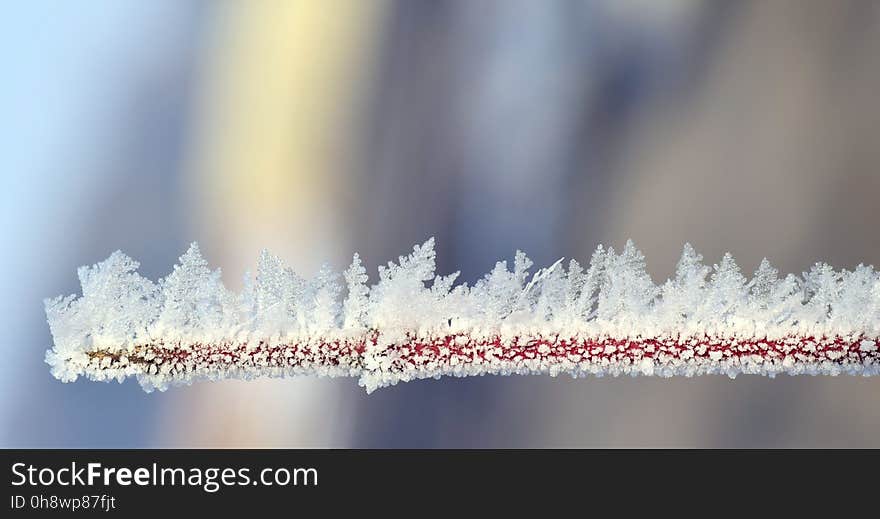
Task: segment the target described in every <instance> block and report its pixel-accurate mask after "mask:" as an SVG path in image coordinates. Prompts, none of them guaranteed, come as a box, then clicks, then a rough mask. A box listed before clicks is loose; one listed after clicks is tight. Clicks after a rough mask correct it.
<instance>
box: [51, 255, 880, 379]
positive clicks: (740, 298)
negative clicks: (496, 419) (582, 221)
mask: <svg viewBox="0 0 880 519" xmlns="http://www.w3.org/2000/svg"><path fill="white" fill-rule="evenodd" d="M532 267H533V264H532V262H531V260H529V258H528V257H526V255H525V254H524V253H522V252H516V254H515V255H514V258H513V262H512V264H511V265H508V263H507V262H506V261H500V262H498V263H497V264H496V265H495V267H494V268H493V269H492V270H491V271H490V272H489V273H488V274H486V275H485V276H484V277H483V278H482V279H480V280H478V281H477V282H476V283H474V284H473V286H469V285H467V284H457V285H456V284H455V282H456V279H457V277H458V273H457V272H456V273H452V274H449V275H445V276H441V275H437V274H436V272H435V251H434V240H433V238H432V239H429V240H428V241H426V242H425V243H423V244H421V245H416V246H415V247H414V248H413V251H412V252H411V253H410V254H408V255H406V256H401V257H399V258H398V260H397V262H389V263H388V264H387V265H384V266H380V267H379V271H378V278H377V280H376V282H375V284H373V285H370V284H369V277H368V275H367V272H366V269H365V268H364V267H363V264H362V263H361V259H360V257H359V256H358V255H357V254H355V255H354V258H353V261H352V264H351V266H350V267H348V269H346V270H345V271H344V272H343V273H342V274H339V273H337V272H335V271H333V269H331V268H330V267H329V266H323V267H322V268H321V269H320V270H319V271H318V273H317V274H316V275H315V276H314V277H312V278H311V279H309V278H305V277H302V276H301V275H299V274H297V273H296V272H294V271H293V270H292V269H291V268H290V267H288V266H286V265H285V263H284V262H283V261H282V260H281V259H280V258H278V257H277V256H274V255H272V254H270V253H269V252H268V251H263V252H262V253H261V254H260V256H259V260H258V264H257V270H256V275H255V276H253V277H252V276H250V275H247V276H245V284H244V288H243V290H242V291H241V292H234V291H231V290H229V289H227V288H226V287H225V286H224V285H223V282H222V280H221V275H220V271H219V269H217V270H215V269H211V267H210V266H209V265H208V263H207V261H205V259H204V258H203V257H202V255H201V253H200V251H199V248H198V245H196V244H195V243H193V244H192V245H191V246H190V248H189V249H188V250H187V251H186V252H185V253H184V254H183V256H181V258H180V260H179V262H178V264H177V265H175V266H174V269H173V271H172V272H171V273H170V274H169V275H168V276H166V277H165V278H163V279H161V280H160V281H159V282H158V283H154V282H152V281H150V280H148V279H145V278H143V277H141V276H140V275H139V274H138V273H137V268H138V263H137V262H136V261H134V260H132V259H131V258H129V257H128V256H126V255H124V254H123V253H121V252H114V253H113V254H111V255H110V257H109V258H107V259H106V260H104V261H102V262H100V263H97V264H95V265H93V266H90V267H81V268H80V269H79V271H78V274H79V279H80V283H81V285H82V295H81V296H78V297H77V296H74V295H71V296H66V297H60V296H59V297H56V298H53V299H47V300H46V302H45V306H46V315H47V318H48V321H49V327H50V330H51V332H52V336H53V339H54V347H53V348H52V349H51V350H49V351H48V352H47V353H46V361H47V362H48V364H49V365H50V366H51V368H52V374H53V375H54V376H55V377H57V378H58V379H60V380H62V381H65V382H69V381H73V380H76V379H77V378H78V377H79V376H86V377H87V378H89V379H92V380H119V381H122V380H124V379H125V378H127V377H129V376H135V377H137V378H138V379H139V380H140V382H141V384H142V385H143V386H144V387H145V388H146V389H152V388H160V389H164V388H165V387H167V386H168V385H169V384H179V383H183V384H186V383H190V382H192V381H194V380H197V379H210V380H216V379H223V378H231V377H236V378H252V377H257V376H289V375H326V376H355V377H359V379H360V383H361V385H363V386H365V387H366V389H367V390H368V391H372V390H373V389H375V388H377V387H381V386H385V385H392V384H396V383H397V382H400V381H408V380H413V379H419V378H429V377H438V376H441V375H454V376H468V375H479V374H533V373H541V374H550V375H554V376H555V375H558V374H561V373H566V374H570V375H572V376H575V377H578V376H586V375H605V374H609V375H622V374H630V375H658V376H672V375H685V376H692V375H700V374H711V373H721V374H727V375H729V376H735V375H737V374H740V373H746V374H763V375H770V376H773V375H776V374H779V373H788V374H830V375H837V374H863V375H873V374H877V373H878V371H880V352H878V348H877V341H878V335H880V275H878V273H877V272H876V271H874V269H873V268H872V267H866V266H863V265H859V266H858V267H856V268H855V269H853V270H852V271H849V270H841V271H837V270H835V269H833V268H832V267H830V266H829V265H827V264H824V263H818V264H816V265H814V266H813V267H812V268H811V269H810V270H809V271H808V272H805V273H803V274H802V275H801V276H795V275H792V274H789V275H787V276H780V275H779V273H778V271H777V270H776V269H775V268H773V267H772V266H771V265H770V263H769V262H768V261H767V260H766V259H765V260H764V261H762V262H761V264H760V265H759V267H758V269H757V270H756V271H755V273H754V275H753V276H751V277H750V278H748V277H746V276H745V275H744V274H743V273H742V271H741V269H740V268H739V266H738V265H737V264H736V262H735V260H734V258H733V256H731V255H730V254H725V255H724V256H723V257H722V258H721V260H720V261H719V262H718V264H715V265H713V266H711V267H710V266H707V265H705V264H704V263H703V257H702V256H701V255H699V254H698V253H697V252H696V251H695V250H694V249H693V248H692V247H691V246H690V245H685V246H684V250H683V251H682V255H681V259H680V260H679V262H678V264H677V266H676V269H675V273H674V274H673V276H672V277H671V278H670V279H668V280H667V281H665V282H664V283H662V284H660V285H656V284H655V283H654V282H653V280H652V279H651V277H650V276H649V275H648V274H647V271H646V266H645V257H644V256H643V255H642V253H641V252H640V251H639V250H638V249H637V248H636V247H635V245H634V244H633V243H632V242H631V241H630V242H627V243H626V245H625V246H624V248H623V249H622V251H621V252H620V253H617V252H615V251H614V249H612V248H605V247H603V246H599V247H598V248H597V249H596V251H595V252H594V254H593V255H592V258H591V259H590V262H589V264H588V265H586V266H582V265H581V264H580V263H578V262H577V261H576V260H570V261H569V262H568V263H567V264H566V263H565V262H564V261H563V260H559V261H557V262H556V263H554V264H553V265H551V266H549V267H545V268H540V269H537V270H536V271H535V272H534V274H531V269H532Z"/></svg>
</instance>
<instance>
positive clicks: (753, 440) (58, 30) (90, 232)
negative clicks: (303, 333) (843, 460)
mask: <svg viewBox="0 0 880 519" xmlns="http://www.w3.org/2000/svg"><path fill="white" fill-rule="evenodd" d="M878 56H880V2H878V1H871V0H862V1H860V0H839V1H833V2H832V1H825V0H815V1H813V0H804V1H799V0H770V1H760V0H754V1H736V2H730V1H719V2H709V1H698V0H586V1H576V2H575V1H551V0H547V1H532V0H460V1H437V0H408V1H403V0H401V1H390V0H364V1H358V2H349V1H344V0H336V1H327V2H319V1H304V0H287V1H284V0H281V1H271V0H260V1H245V0H238V1H232V0H229V1H219V0H218V1H201V2H200V1H181V0H105V1H99V0H80V1H76V2H55V1H46V0H34V1H29V2H24V1H17V2H14V1H4V2H2V6H0V57H2V63H3V67H2V81H0V94H2V95H0V114H2V124H0V137H2V138H0V201H2V204H0V224H2V231H0V232H2V238H0V246H2V248H3V253H2V254H0V263H2V264H0V276H2V279H0V283H2V284H0V286H2V296H0V305H2V306H0V330H3V336H2V341H0V352H2V362H0V443H2V445H3V446H6V447H74V446H78V447H611V446H613V447H788V446H799V447H880V377H877V378H873V379H868V378H852V377H839V378H830V377H829V378H808V377H803V378H791V377H781V378H777V379H775V380H769V379H765V378H759V377H739V378H737V379H736V380H729V379H727V378H726V377H702V378H696V379H683V378H682V379H668V380H662V379H653V378H636V379H632V378H621V379H609V378H603V379H584V380H571V379H570V378H559V379H551V378H549V377H486V378H471V379H444V380H442V381H433V380H431V381H421V382H414V383H409V384H404V385H399V386H397V387H394V388H389V389H384V390H380V391H377V392H376V393H374V394H373V395H371V396H369V397H368V396H366V395H365V394H364V392H363V391H362V390H361V389H360V388H358V387H357V386H356V383H355V382H354V380H314V379H288V380H263V381H258V382H247V383H245V382H238V381H230V382H222V383H213V384H208V383H205V384H200V385H196V386H193V387H191V388H177V389H172V390H169V391H168V392H165V393H158V394H145V393H143V392H142V391H141V389H140V388H139V387H138V386H137V384H136V383H135V382H133V381H130V382H127V383H125V384H123V385H121V386H120V385H117V384H115V383H113V384H96V383H90V382H86V381H78V382H76V383H74V384H62V383H60V382H58V381H56V380H54V379H53V378H51V376H50V375H49V370H48V367H47V366H46V365H45V364H44V363H43V354H44V351H45V350H46V348H47V347H48V346H49V345H50V341H51V338H50V335H49V330H48V327H47V325H46V323H45V318H44V314H43V309H42V299H43V298H44V297H47V296H54V295H56V294H62V293H64V294H66V293H73V292H76V291H78V284H77V280H76V276H75V269H76V267H77V266H79V265H82V264H91V263H94V262H95V261H98V260H101V259H103V258H105V257H106V256H107V255H109V253H110V252H112V251H113V250H115V249H122V250H123V251H125V252H126V253H128V254H130V255H132V256H133V257H135V258H137V259H139V260H140V261H141V263H142V267H141V272H142V273H143V274H145V275H147V276H149V277H151V278H153V279H156V278H158V277H160V276H162V275H164V274H165V273H167V272H168V271H169V270H170V268H171V265H172V264H173V263H174V262H175V260H176V258H177V256H178V255H179V254H180V253H182V252H183V251H184V250H185V248H186V246H187V244H188V243H189V242H190V241H192V240H198V241H199V242H200V243H201V245H202V248H203V251H205V253H206V255H207V257H208V258H209V260H210V261H211V262H212V264H213V265H215V266H219V267H222V269H223V271H224V273H225V276H224V277H225V280H226V282H227V284H228V285H230V286H232V287H235V288H239V287H240V285H241V284H240V281H239V280H240V278H241V275H242V274H243V273H244V271H245V270H246V269H249V268H253V267H254V265H255V263H256V257H257V253H258V251H259V250H260V249H261V248H263V247H268V248H269V249H271V250H272V251H273V252H275V253H277V254H279V255H281V256H282V257H284V258H285V259H286V260H287V261H288V262H289V263H290V264H291V265H293V266H294V267H295V268H296V269H298V270H300V271H302V272H304V273H307V274H311V273H313V272H315V271H316V270H317V268H318V266H319V265H320V264H321V263H322V262H324V261H328V262H330V263H331V264H332V265H333V266H335V267H336V268H338V269H342V268H344V267H345V266H346V265H347V264H348V262H349V261H350V258H351V256H350V255H351V253H352V252H354V251H359V252H360V253H361V255H362V257H363V258H364V259H365V262H366V264H367V266H368V267H369V269H370V274H371V275H372V276H373V279H375V275H376V271H375V268H376V266H377V265H378V264H380V263H383V262H384V261H386V260H388V259H392V258H395V257H396V256H397V255H398V254H401V253H404V252H406V251H408V250H409V249H410V247H411V246H412V244H414V243H416V242H421V241H423V240H424V239H426V238H427V237H428V236H432V235H433V236H436V238H437V243H438V262H439V267H440V270H441V271H443V272H450V271H453V270H457V269H461V271H462V277H461V279H462V280H464V281H467V282H473V281H475V280H476V279H477V278H478V277H479V276H480V275H481V274H482V273H483V272H485V271H487V270H489V269H490V268H491V267H492V266H493V265H494V262H495V261H496V260H498V259H499V258H502V257H508V258H509V257H511V256H512V254H513V252H514V250H515V249H517V248H521V249H523V250H525V251H526V252H527V253H529V255H530V256H531V257H532V258H533V259H534V260H536V262H537V263H538V264H548V263H550V262H552V261H553V260H555V259H557V258H558V257H560V256H566V257H576V258H579V259H586V258H588V257H589V254H590V253H591V252H592V250H593V248H594V247H595V246H596V244H597V243H600V242H602V243H605V244H610V245H614V246H616V247H619V246H620V245H622V243H623V242H624V241H625V240H626V239H627V238H633V239H634V240H635V241H636V243H637V244H638V245H639V246H640V248H641V249H642V250H643V251H644V252H645V254H646V256H647V258H648V262H649V268H650V271H651V274H652V275H653V276H654V279H655V282H660V281H662V280H664V279H665V278H666V277H667V276H669V275H670V274H671V272H672V269H673V267H674V264H675V261H676V260H677V258H678V255H679V253H680V250H681V246H682V244H683V243H684V242H685V241H690V242H691V243H693V244H694V245H695V247H696V248H697V249H698V250H699V251H700V252H702V253H703V254H704V255H705V256H706V259H707V261H708V262H715V261H717V260H718V259H719V258H720V257H721V255H722V254H723V253H724V252H725V251H727V250H730V251H732V252H733V253H734V255H735V256H736V257H737V259H738V261H739V264H740V265H741V266H742V268H743V270H745V271H747V272H751V271H753V270H754V268H755V267H756V266H757V264H758V263H759V261H760V260H761V258H762V257H764V256H767V257H768V258H770V260H771V261H772V262H773V263H774V265H776V266H777V267H779V268H780V269H782V270H783V271H787V272H801V271H803V270H806V269H808V268H809V266H810V265H811V264H812V262H814V261H816V260H819V259H822V260H826V261H828V262H830V263H832V264H834V265H835V266H837V267H838V268H841V267H846V268H852V267H853V266H855V265H856V264H858V263H860V262H865V263H872V264H875V265H877V264H880V236H878V232H877V223H878V216H880V210H878V200H880V102H878V93H880V59H878Z"/></svg>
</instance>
